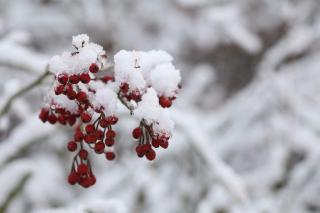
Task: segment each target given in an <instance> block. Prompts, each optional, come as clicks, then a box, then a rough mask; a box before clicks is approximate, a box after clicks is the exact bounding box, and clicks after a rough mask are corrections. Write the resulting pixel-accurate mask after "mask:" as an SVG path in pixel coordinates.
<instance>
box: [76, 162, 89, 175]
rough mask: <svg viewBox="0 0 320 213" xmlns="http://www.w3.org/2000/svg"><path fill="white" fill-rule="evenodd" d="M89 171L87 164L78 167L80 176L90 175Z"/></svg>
mask: <svg viewBox="0 0 320 213" xmlns="http://www.w3.org/2000/svg"><path fill="white" fill-rule="evenodd" d="M88 171H89V167H88V166H87V165H86V164H83V163H82V164H80V165H79V166H78V174H79V175H85V174H86V173H88Z"/></svg>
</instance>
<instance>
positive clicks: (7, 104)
mask: <svg viewBox="0 0 320 213" xmlns="http://www.w3.org/2000/svg"><path fill="white" fill-rule="evenodd" d="M49 75H50V72H49V69H48V67H47V68H46V70H45V72H44V73H43V74H42V75H40V76H39V77H38V78H37V79H35V80H34V81H33V82H31V83H30V84H28V85H26V86H25V87H23V88H21V89H20V90H18V91H17V92H16V93H15V94H13V95H12V96H11V97H10V98H8V100H7V101H6V102H5V103H4V105H3V107H2V108H1V110H0V118H1V117H2V116H3V115H5V114H6V113H7V112H8V111H9V109H10V106H11V104H12V103H13V102H14V101H15V99H17V98H19V97H20V96H22V95H24V94H25V93H27V92H28V91H29V90H31V89H33V88H34V87H36V86H38V85H39V84H41V83H42V81H43V80H44V79H45V78H46V77H47V76H49Z"/></svg>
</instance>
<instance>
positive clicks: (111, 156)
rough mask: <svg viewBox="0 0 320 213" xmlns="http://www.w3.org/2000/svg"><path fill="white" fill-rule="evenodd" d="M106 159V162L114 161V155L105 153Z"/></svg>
mask: <svg viewBox="0 0 320 213" xmlns="http://www.w3.org/2000/svg"><path fill="white" fill-rule="evenodd" d="M105 155H106V159H107V160H114V159H115V157H116V155H115V154H114V152H106V154H105Z"/></svg>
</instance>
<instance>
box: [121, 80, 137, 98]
mask: <svg viewBox="0 0 320 213" xmlns="http://www.w3.org/2000/svg"><path fill="white" fill-rule="evenodd" d="M119 95H120V96H121V97H123V98H126V99H127V100H128V101H131V100H134V101H136V102H139V101H141V93H140V91H139V90H137V89H135V90H132V91H131V92H129V84H128V83H126V82H124V83H121V85H120V94H119Z"/></svg>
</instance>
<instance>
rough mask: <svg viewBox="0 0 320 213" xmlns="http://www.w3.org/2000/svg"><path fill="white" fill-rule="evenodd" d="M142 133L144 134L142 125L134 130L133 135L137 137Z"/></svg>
mask: <svg viewBox="0 0 320 213" xmlns="http://www.w3.org/2000/svg"><path fill="white" fill-rule="evenodd" d="M141 135H142V130H141V128H140V127H137V128H135V129H134V130H133V131H132V137H133V138H135V139H138V138H140V137H141Z"/></svg>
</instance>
